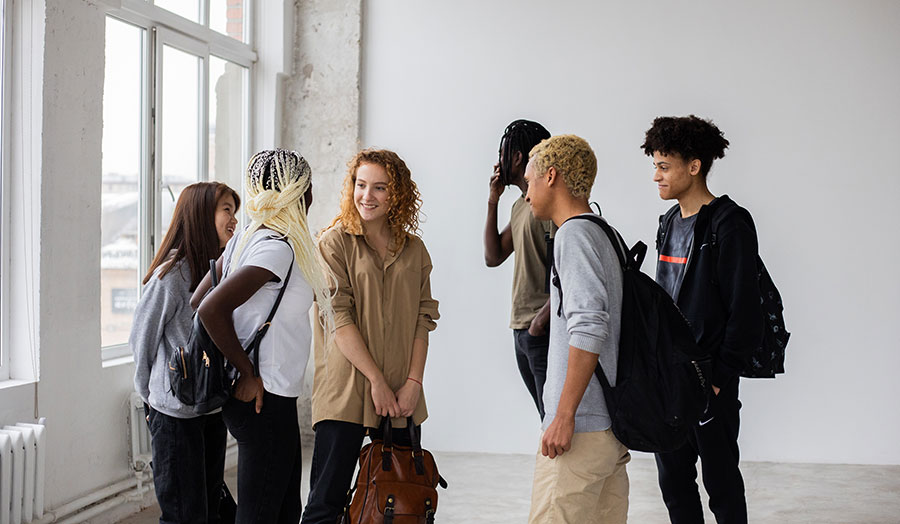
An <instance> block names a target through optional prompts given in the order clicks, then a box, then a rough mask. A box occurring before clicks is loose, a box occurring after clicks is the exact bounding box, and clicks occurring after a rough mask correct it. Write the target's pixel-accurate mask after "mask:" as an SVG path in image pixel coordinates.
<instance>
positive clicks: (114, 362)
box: [102, 355, 134, 368]
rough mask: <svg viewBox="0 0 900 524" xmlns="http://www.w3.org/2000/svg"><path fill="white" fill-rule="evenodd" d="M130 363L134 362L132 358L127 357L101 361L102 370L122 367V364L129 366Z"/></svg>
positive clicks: (130, 356)
mask: <svg viewBox="0 0 900 524" xmlns="http://www.w3.org/2000/svg"><path fill="white" fill-rule="evenodd" d="M132 362H134V356H132V355H128V356H124V357H117V358H108V359H106V360H104V361H103V364H102V366H103V368H112V367H116V366H122V365H124V364H131V363H132Z"/></svg>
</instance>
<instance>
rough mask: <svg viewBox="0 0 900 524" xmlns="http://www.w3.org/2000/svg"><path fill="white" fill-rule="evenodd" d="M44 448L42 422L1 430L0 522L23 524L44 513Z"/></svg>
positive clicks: (7, 427) (44, 439) (20, 424)
mask: <svg viewBox="0 0 900 524" xmlns="http://www.w3.org/2000/svg"><path fill="white" fill-rule="evenodd" d="M42 421H43V419H42ZM45 449H46V436H45V435H44V425H43V424H25V423H19V424H16V425H15V426H4V427H3V429H0V524H22V523H27V522H31V521H33V520H38V519H40V518H42V517H43V516H44V465H45V463H46V452H45Z"/></svg>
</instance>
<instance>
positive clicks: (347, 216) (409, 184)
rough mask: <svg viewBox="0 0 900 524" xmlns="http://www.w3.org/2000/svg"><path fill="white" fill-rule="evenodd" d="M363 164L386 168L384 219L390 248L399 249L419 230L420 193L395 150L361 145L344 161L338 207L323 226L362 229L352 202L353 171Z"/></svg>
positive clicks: (354, 173)
mask: <svg viewBox="0 0 900 524" xmlns="http://www.w3.org/2000/svg"><path fill="white" fill-rule="evenodd" d="M362 164H375V165H378V166H381V167H382V168H383V169H384V170H385V172H387V175H388V178H389V179H390V181H389V182H388V203H389V206H390V207H389V208H388V212H387V223H388V226H389V227H390V228H391V234H392V237H393V238H392V239H391V250H392V251H393V250H396V249H399V248H400V246H401V245H402V244H403V240H404V238H406V235H408V234H417V233H418V231H419V210H420V209H421V207H422V197H421V195H420V194H419V188H418V187H417V186H416V183H415V182H413V180H412V174H411V173H410V172H409V168H408V167H406V162H404V161H403V159H402V158H400V156H399V155H397V153H394V152H393V151H388V150H386V149H364V150H362V151H360V152H359V153H357V154H356V156H354V157H353V158H352V159H351V160H350V161H349V162H347V176H346V177H345V178H344V187H343V189H341V210H340V212H339V213H338V215H337V216H336V217H334V220H333V221H332V222H331V225H329V226H328V227H327V228H325V229H329V228H331V227H334V226H335V225H337V224H341V225H342V226H343V227H344V229H345V230H346V231H347V232H348V233H352V234H355V235H361V234H362V233H363V228H362V222H361V219H360V216H359V211H358V210H357V209H356V205H355V204H354V202H353V190H354V188H355V186H356V171H357V169H359V166H361V165H362Z"/></svg>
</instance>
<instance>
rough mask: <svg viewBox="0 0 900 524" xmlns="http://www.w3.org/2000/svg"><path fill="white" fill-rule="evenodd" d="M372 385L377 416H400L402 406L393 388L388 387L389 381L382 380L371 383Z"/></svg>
mask: <svg viewBox="0 0 900 524" xmlns="http://www.w3.org/2000/svg"><path fill="white" fill-rule="evenodd" d="M371 385H372V403H373V404H375V414H376V415H378V416H380V417H384V416H390V417H391V418H394V417H398V416H400V404H398V403H397V397H396V396H395V395H394V391H393V390H392V389H391V387H390V386H388V383H387V381H386V380H384V378H382V379H381V380H378V381H376V382H371Z"/></svg>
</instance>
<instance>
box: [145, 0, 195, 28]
mask: <svg viewBox="0 0 900 524" xmlns="http://www.w3.org/2000/svg"><path fill="white" fill-rule="evenodd" d="M153 3H154V4H156V5H157V6H159V7H162V8H163V9H165V10H166V11H171V12H173V13H175V14H176V15H179V16H183V17H185V18H187V19H188V20H190V21H191V22H197V23H198V24H199V23H200V0H155V1H154V2H153Z"/></svg>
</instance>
